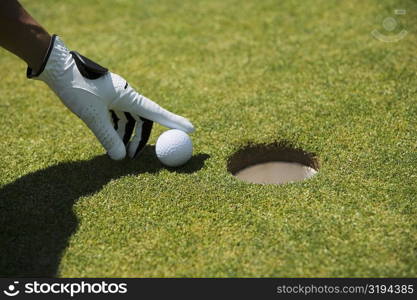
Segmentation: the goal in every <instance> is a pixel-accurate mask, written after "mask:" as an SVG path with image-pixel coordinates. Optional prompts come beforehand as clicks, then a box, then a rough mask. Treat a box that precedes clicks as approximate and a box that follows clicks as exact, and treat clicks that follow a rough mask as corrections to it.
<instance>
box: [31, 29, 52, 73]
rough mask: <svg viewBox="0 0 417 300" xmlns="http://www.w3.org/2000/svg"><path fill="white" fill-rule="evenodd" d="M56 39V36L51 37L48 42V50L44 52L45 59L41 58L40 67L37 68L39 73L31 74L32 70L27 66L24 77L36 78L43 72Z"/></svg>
mask: <svg viewBox="0 0 417 300" xmlns="http://www.w3.org/2000/svg"><path fill="white" fill-rule="evenodd" d="M56 38H57V35H56V34H54V35H52V38H51V40H50V42H49V46H48V50H47V51H46V54H45V57H44V58H43V62H42V65H41V67H40V68H39V71H38V72H37V73H33V70H32V69H31V68H30V67H29V66H28V68H27V70H26V77H27V78H33V77H38V76H39V75H40V74H41V73H42V72H43V70H44V69H45V66H46V63H47V62H48V60H49V56H50V55H51V52H52V49H53V47H54V44H55V40H56Z"/></svg>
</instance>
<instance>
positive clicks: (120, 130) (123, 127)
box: [110, 110, 136, 146]
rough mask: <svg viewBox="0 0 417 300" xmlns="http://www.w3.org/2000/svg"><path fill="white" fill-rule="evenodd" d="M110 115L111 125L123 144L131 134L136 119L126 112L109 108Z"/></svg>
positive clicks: (126, 142)
mask: <svg viewBox="0 0 417 300" xmlns="http://www.w3.org/2000/svg"><path fill="white" fill-rule="evenodd" d="M110 115H111V118H112V121H113V127H114V129H115V130H116V132H117V134H118V135H119V137H120V138H121V139H122V140H123V143H124V144H125V146H127V144H128V143H129V140H130V138H131V136H132V134H133V130H134V128H135V123H136V120H135V119H134V118H133V116H132V115H131V114H130V113H128V112H123V111H114V110H110Z"/></svg>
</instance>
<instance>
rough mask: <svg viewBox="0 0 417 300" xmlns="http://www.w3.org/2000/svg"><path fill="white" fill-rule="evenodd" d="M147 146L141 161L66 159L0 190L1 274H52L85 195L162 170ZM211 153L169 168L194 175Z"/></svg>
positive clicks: (105, 158) (11, 275) (27, 275)
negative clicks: (127, 177)
mask: <svg viewBox="0 0 417 300" xmlns="http://www.w3.org/2000/svg"><path fill="white" fill-rule="evenodd" d="M154 153H155V150H154V147H153V146H147V147H146V148H145V149H144V151H143V153H142V155H141V158H140V159H138V160H129V159H126V160H124V161H118V162H117V161H112V160H110V159H109V158H108V157H107V156H106V155H102V156H97V157H94V158H93V159H91V160H87V161H76V162H65V163H60V164H58V165H54V166H51V167H48V168H46V169H43V170H39V171H36V172H33V173H30V174H27V175H25V176H23V177H21V178H19V179H17V180H16V181H14V182H12V183H10V184H7V185H5V186H3V187H2V188H1V189H0V244H1V246H0V276H1V277H15V276H16V277H53V276H56V275H57V271H58V266H59V263H60V259H61V255H62V252H63V250H64V249H65V248H66V247H67V245H68V240H69V238H70V236H71V235H72V234H73V233H74V232H75V231H76V229H77V226H78V220H77V217H76V216H75V215H74V213H73V211H72V206H73V204H74V203H75V202H76V201H77V199H79V198H80V197H82V196H86V195H90V194H94V193H96V192H97V191H99V190H100V189H101V188H102V187H103V186H104V185H105V184H107V183H108V182H109V181H110V180H112V179H116V178H119V177H122V176H125V175H134V174H141V173H157V172H159V171H160V170H161V169H162V168H164V167H163V166H162V165H161V163H160V162H159V161H158V160H157V158H156V157H155V155H154ZM207 158H209V155H207V154H197V155H195V156H193V157H192V158H191V160H190V161H189V162H188V163H187V164H186V165H185V166H183V167H181V168H177V169H169V170H170V171H171V172H178V173H193V172H196V171H198V170H200V169H201V168H202V167H203V166H204V161H205V160H206V159H207Z"/></svg>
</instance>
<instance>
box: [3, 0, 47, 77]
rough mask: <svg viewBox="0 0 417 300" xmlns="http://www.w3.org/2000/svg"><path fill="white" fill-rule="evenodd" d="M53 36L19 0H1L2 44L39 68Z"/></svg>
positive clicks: (34, 67) (33, 67) (32, 67)
mask: <svg viewBox="0 0 417 300" xmlns="http://www.w3.org/2000/svg"><path fill="white" fill-rule="evenodd" d="M50 40H51V36H50V35H49V33H48V32H47V31H46V30H45V29H44V28H43V27H42V26H41V25H40V24H39V23H38V22H36V20H35V19H33V18H32V16H31V15H29V13H28V12H26V10H25V9H24V8H23V7H22V6H21V5H20V3H19V2H18V1H17V0H0V46H1V47H3V48H5V49H7V50H8V51H10V52H12V53H13V54H15V55H17V56H18V57H20V58H21V59H22V60H24V61H25V62H26V63H27V64H28V66H29V67H30V68H31V69H33V70H39V68H40V67H41V65H42V62H43V59H44V57H45V54H46V52H47V49H48V47H49V43H50Z"/></svg>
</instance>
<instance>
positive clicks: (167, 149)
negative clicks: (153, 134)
mask: <svg viewBox="0 0 417 300" xmlns="http://www.w3.org/2000/svg"><path fill="white" fill-rule="evenodd" d="M155 152H156V156H157V157H158V159H159V160H160V161H161V163H163V164H164V165H166V166H168V167H179V166H181V165H183V164H185V163H186V162H187V161H188V160H189V159H190V158H191V156H192V154H193V144H192V142H191V138H190V137H189V136H188V134H186V133H185V132H184V131H181V130H178V129H171V130H168V131H165V132H164V133H163V134H161V135H160V136H159V138H158V140H157V141H156V145H155Z"/></svg>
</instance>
